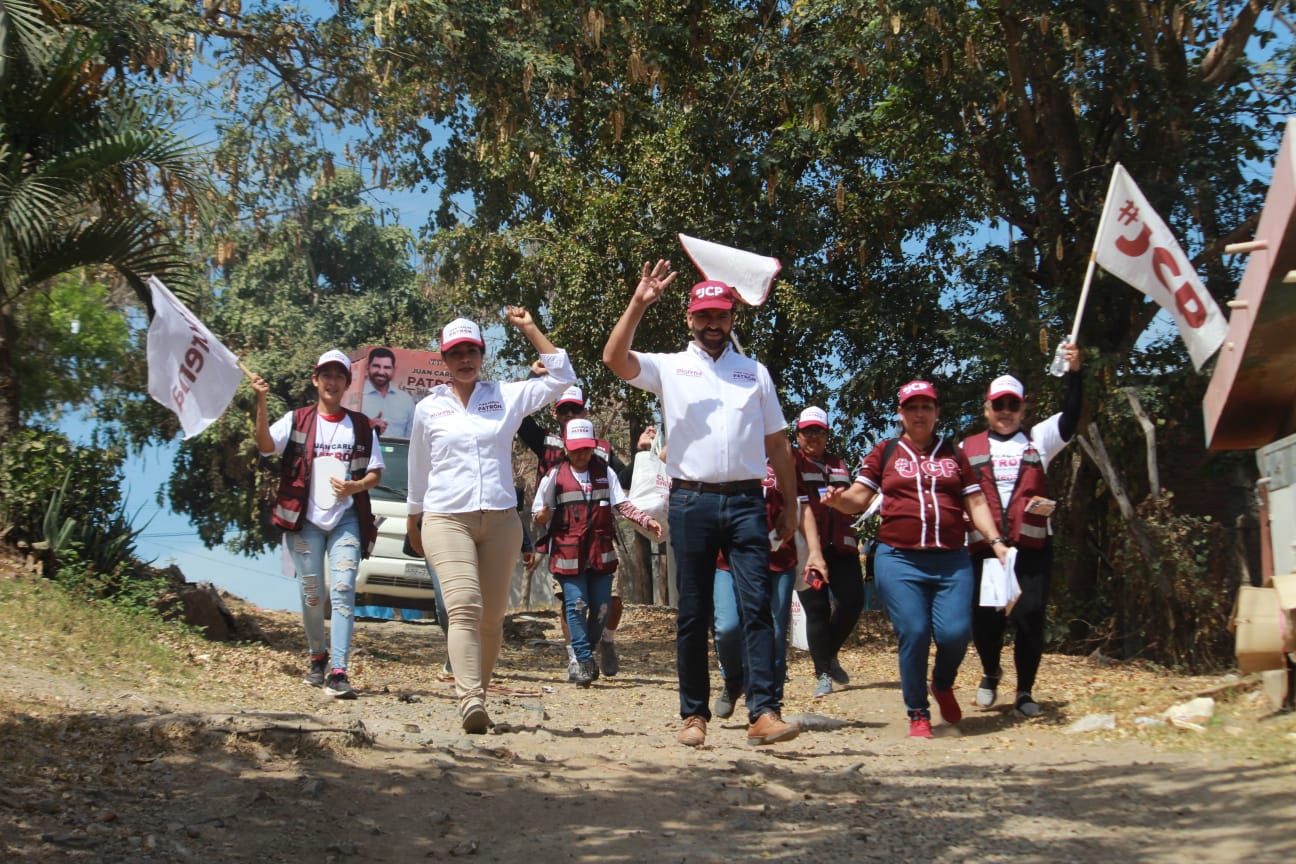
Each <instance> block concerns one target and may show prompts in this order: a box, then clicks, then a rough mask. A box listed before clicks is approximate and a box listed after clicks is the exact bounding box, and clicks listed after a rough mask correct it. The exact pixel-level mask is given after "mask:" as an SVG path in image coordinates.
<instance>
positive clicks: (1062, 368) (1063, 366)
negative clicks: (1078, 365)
mask: <svg viewBox="0 0 1296 864" xmlns="http://www.w3.org/2000/svg"><path fill="white" fill-rule="evenodd" d="M1070 368H1071V364H1070V363H1068V362H1067V359H1066V343H1065V342H1059V343H1058V346H1057V350H1056V351H1054V352H1053V362H1052V363H1050V364H1049V369H1048V371H1049V374H1050V375H1053V376H1055V377H1057V378H1061V377H1062V376H1063V375H1065V374H1066V373H1067V370H1068V369H1070Z"/></svg>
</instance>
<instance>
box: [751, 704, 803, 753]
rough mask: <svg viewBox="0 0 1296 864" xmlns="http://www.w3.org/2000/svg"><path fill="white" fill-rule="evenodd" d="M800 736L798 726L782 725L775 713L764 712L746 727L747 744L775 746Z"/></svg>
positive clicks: (792, 724)
mask: <svg viewBox="0 0 1296 864" xmlns="http://www.w3.org/2000/svg"><path fill="white" fill-rule="evenodd" d="M800 734H801V727H800V726H798V725H797V724H795V723H784V722H783V718H782V717H780V716H779V714H778V712H777V711H766V712H765V713H764V714H762V715H761V716H759V717H757V718H756V722H755V723H753V724H751V725H750V726H748V727H747V743H748V744H756V745H759V744H777V743H778V742H780V741H791V740H792V739H793V738H795V737H797V736H798V735H800Z"/></svg>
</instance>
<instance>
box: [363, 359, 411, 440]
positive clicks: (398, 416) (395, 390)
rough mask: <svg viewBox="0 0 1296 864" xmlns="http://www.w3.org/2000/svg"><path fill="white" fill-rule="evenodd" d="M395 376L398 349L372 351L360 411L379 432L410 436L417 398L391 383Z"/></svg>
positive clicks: (403, 436) (383, 434) (401, 436)
mask: <svg viewBox="0 0 1296 864" xmlns="http://www.w3.org/2000/svg"><path fill="white" fill-rule="evenodd" d="M394 377H396V354H395V352H393V351H392V350H391V349H390V348H375V349H373V350H372V351H370V352H369V360H368V364H367V365H366V367H365V386H364V401H363V402H362V403H361V405H360V410H361V411H362V412H364V414H365V415H366V416H368V418H369V420H370V422H371V423H373V427H374V429H375V430H377V432H378V434H379V435H382V436H384V437H396V438H408V437H410V429H411V427H412V426H413V424H414V399H413V397H411V396H410V395H409V394H408V393H406V392H405V391H404V390H402V389H400V388H399V387H393V386H391V382H392V379H393V378H394Z"/></svg>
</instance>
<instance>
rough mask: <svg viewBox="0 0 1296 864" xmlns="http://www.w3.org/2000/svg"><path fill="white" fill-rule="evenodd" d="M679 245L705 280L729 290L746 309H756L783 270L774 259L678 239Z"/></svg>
mask: <svg viewBox="0 0 1296 864" xmlns="http://www.w3.org/2000/svg"><path fill="white" fill-rule="evenodd" d="M679 241H680V245H681V246H683V247H684V251H685V252H687V253H688V256H689V258H692V259H693V265H694V266H695V267H697V269H698V271H699V272H700V273H701V274H702V275H703V276H704V277H705V278H707V279H715V280H716V281H718V282H723V283H725V284H726V285H729V286H731V287H732V288H733V289H734V290H735V291H737V292H738V296H739V297H741V298H742V300H743V302H744V303H746V304H747V305H748V306H759V305H761V304H762V303H764V302H765V298H766V297H768V296H769V292H770V287H771V286H772V285H773V284H774V277H775V276H777V275H778V274H779V271H780V270H782V269H783V265H782V264H780V263H779V260H778V259H777V258H769V257H767V256H765V255H757V254H756V253H755V252H746V251H744V250H742V249H735V248H733V247H732V246H722V245H721V244H719V243H712V242H711V241H710V240H699V239H698V238H696V237H690V236H688V235H687V234H681V235H679Z"/></svg>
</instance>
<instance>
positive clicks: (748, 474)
mask: <svg viewBox="0 0 1296 864" xmlns="http://www.w3.org/2000/svg"><path fill="white" fill-rule="evenodd" d="M676 275H677V274H675V273H674V272H672V271H671V269H670V263H669V262H667V261H658V262H657V264H656V265H655V266H653V265H650V264H648V263H645V264H644V266H643V275H642V277H641V278H640V280H639V284H638V286H637V287H636V288H635V292H634V296H633V297H631V298H630V303H629V305H628V306H627V307H626V310H625V312H624V313H623V314H622V316H621V319H620V320H619V321H618V322H617V324H616V327H614V328H613V330H612V334H611V335H610V336H609V337H608V341H607V344H606V345H605V346H604V347H603V362H604V363H605V364H607V366H608V368H609V369H611V370H612V371H613V372H615V373H616V374H617V375H619V376H620V377H621V378H623V379H624V380H626V381H629V382H630V383H631V384H633V385H634V386H636V387H639V388H640V389H643V390H647V391H648V392H650V393H654V394H656V395H657V396H658V397H659V398H660V399H661V400H662V412H663V417H664V420H665V427H666V440H667V441H669V442H670V446H669V447H668V448H667V451H666V468H667V472H668V473H669V475H670V477H671V497H670V511H669V517H668V518H669V520H670V534H671V537H670V541H671V549H672V551H673V552H674V555H675V562H676V569H677V572H678V580H679V617H678V622H677V626H676V664H677V668H678V673H679V686H680V716H681V717H682V718H683V719H684V727H683V729H681V730H680V733H679V735H678V736H677V740H678V741H679V743H681V744H685V745H687V746H691V747H696V746H698V745H701V744H703V743H704V742H705V741H706V724H707V721H708V720H709V719H710V718H711V711H710V708H709V707H708V703H709V701H710V690H711V677H710V663H709V652H710V644H709V640H710V626H711V619H712V612H713V608H712V607H713V596H714V595H713V586H714V581H715V563H716V555H717V553H718V552H719V551H721V550H723V551H724V553H725V557H726V558H727V559H728V561H729V565H730V568H731V571H732V573H733V577H734V588H735V591H736V593H737V595H738V606H739V611H740V616H741V619H742V629H743V642H744V652H745V656H746V659H747V663H748V665H747V670H746V672H747V675H746V679H745V684H746V695H747V712H748V720H749V724H750V725H749V726H748V727H747V741H748V743H749V744H773V743H775V742H778V741H788V740H791V739H792V738H795V737H796V736H797V734H798V733H799V732H800V731H801V730H800V727H799V726H797V725H796V724H795V723H785V722H784V721H783V718H782V716H781V714H780V711H781V708H782V706H781V705H780V704H779V700H778V696H777V695H776V689H775V686H774V623H773V616H772V614H771V612H770V601H771V597H772V594H773V582H772V580H771V578H770V573H769V547H770V536H769V535H770V529H769V525H768V522H767V518H766V514H765V501H764V497H763V495H762V492H761V489H762V486H761V481H762V479H763V478H764V477H765V460H766V458H768V459H769V461H770V464H771V465H772V466H773V467H774V472H775V474H776V475H777V476H778V478H779V487H780V489H782V490H783V494H784V496H785V499H786V500H785V505H786V506H785V509H784V511H783V513H782V514H780V516H779V521H778V525H777V527H776V528H775V529H774V530H775V533H776V535H777V537H778V538H780V539H782V540H787V539H788V538H790V537H791V536H792V535H793V534H794V533H795V532H796V528H797V522H798V515H799V512H800V508H799V506H798V503H797V498H796V474H795V470H794V468H793V464H792V452H791V449H790V448H789V446H788V441H787V434H786V431H785V430H786V427H787V423H786V421H785V420H784V418H783V409H782V407H781V406H780V405H779V400H778V395H777V394H776V393H775V391H774V384H773V381H772V380H771V379H770V376H769V372H768V370H766V368H765V367H764V366H763V365H761V364H760V363H757V362H756V361H755V360H752V359H750V358H748V357H744V356H742V355H741V354H739V353H738V352H737V351H735V350H734V349H733V347H732V346H731V345H730V339H729V333H730V330H731V329H732V328H733V321H734V291H733V289H732V288H731V287H730V286H728V285H726V284H724V283H722V282H715V281H704V282H699V283H698V284H696V285H694V286H693V288H692V290H691V291H690V294H689V306H688V317H687V321H688V326H689V330H690V331H691V332H692V333H693V341H692V342H691V343H689V345H688V346H687V347H686V348H685V349H684V350H683V351H680V352H677V353H674V354H645V353H640V352H637V351H632V350H631V345H632V343H633V342H634V334H635V330H636V329H637V328H638V326H639V322H640V321H641V320H643V316H644V313H645V312H646V311H647V310H648V307H649V306H651V305H652V304H653V303H655V302H657V300H658V299H659V298H660V297H661V295H662V292H663V291H664V290H665V289H666V287H667V286H668V285H670V283H671V282H673V281H674V279H675V276H676Z"/></svg>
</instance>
